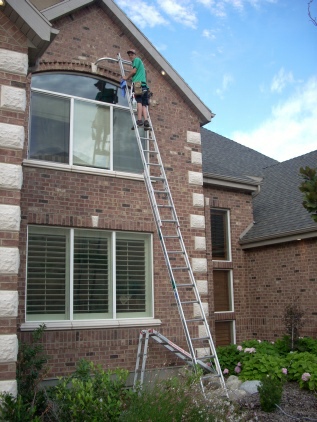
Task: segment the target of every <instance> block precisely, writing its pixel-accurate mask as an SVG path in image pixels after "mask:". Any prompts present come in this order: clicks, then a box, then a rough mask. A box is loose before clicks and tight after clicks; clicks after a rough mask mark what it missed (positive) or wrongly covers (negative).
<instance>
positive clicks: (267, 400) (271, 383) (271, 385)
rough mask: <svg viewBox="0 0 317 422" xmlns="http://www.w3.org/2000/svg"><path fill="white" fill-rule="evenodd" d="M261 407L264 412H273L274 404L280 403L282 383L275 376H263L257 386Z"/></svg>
mask: <svg viewBox="0 0 317 422" xmlns="http://www.w3.org/2000/svg"><path fill="white" fill-rule="evenodd" d="M258 392H259V395H260V405H261V409H262V410H264V411H265V412H273V411H274V410H275V409H276V405H279V404H280V403H281V399H282V392H283V384H282V382H281V381H279V380H277V379H276V377H275V376H271V375H267V376H265V377H264V378H263V379H262V381H261V384H260V385H259V386H258Z"/></svg>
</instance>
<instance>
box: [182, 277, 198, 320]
mask: <svg viewBox="0 0 317 422" xmlns="http://www.w3.org/2000/svg"><path fill="white" fill-rule="evenodd" d="M177 287H178V284H177ZM201 321H204V318H191V319H186V322H201Z"/></svg>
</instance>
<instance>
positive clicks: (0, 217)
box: [0, 204, 21, 231]
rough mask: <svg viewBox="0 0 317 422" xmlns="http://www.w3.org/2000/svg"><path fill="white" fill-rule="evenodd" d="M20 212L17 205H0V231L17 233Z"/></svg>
mask: <svg viewBox="0 0 317 422" xmlns="http://www.w3.org/2000/svg"><path fill="white" fill-rule="evenodd" d="M20 220H21V210H20V207H18V206H17V205H1V204H0V230H5V231H19V230H20Z"/></svg>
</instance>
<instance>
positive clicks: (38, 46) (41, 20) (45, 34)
mask: <svg viewBox="0 0 317 422" xmlns="http://www.w3.org/2000/svg"><path fill="white" fill-rule="evenodd" d="M1 11H2V12H3V13H4V14H5V15H6V16H7V17H8V18H9V19H10V20H11V22H13V23H14V24H15V26H16V27H17V28H19V30H20V31H21V32H22V33H23V34H24V35H25V36H26V37H27V39H28V40H29V65H30V66H34V65H35V62H36V60H37V58H38V57H40V56H41V55H42V54H43V52H44V51H45V50H46V48H47V47H48V46H49V44H50V43H51V42H52V40H53V39H54V38H55V36H56V35H57V34H58V32H59V31H58V30H57V29H54V28H53V26H52V24H51V23H50V22H49V21H48V20H47V19H46V18H45V17H44V16H43V15H42V14H41V13H40V12H39V11H38V10H37V9H36V8H35V7H34V6H33V5H32V4H31V3H30V2H29V1H28V0H6V3H5V6H3V7H1Z"/></svg>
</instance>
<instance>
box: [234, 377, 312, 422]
mask: <svg viewBox="0 0 317 422" xmlns="http://www.w3.org/2000/svg"><path fill="white" fill-rule="evenodd" d="M240 404H241V406H242V409H243V410H248V413H249V417H250V419H249V420H250V421H254V422H255V421H259V422H262V421H263V422H277V421H278V422H290V421H300V422H301V421H303V422H304V421H310V422H317V392H312V391H308V390H302V389H300V388H299V385H298V384H297V383H287V384H285V385H284V389H283V396H282V401H281V404H280V408H281V409H282V410H280V409H277V410H276V411H275V412H272V413H267V412H263V411H262V410H261V408H260V400H259V394H253V395H251V396H247V397H245V398H244V399H242V400H240ZM283 412H285V413H283Z"/></svg>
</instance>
